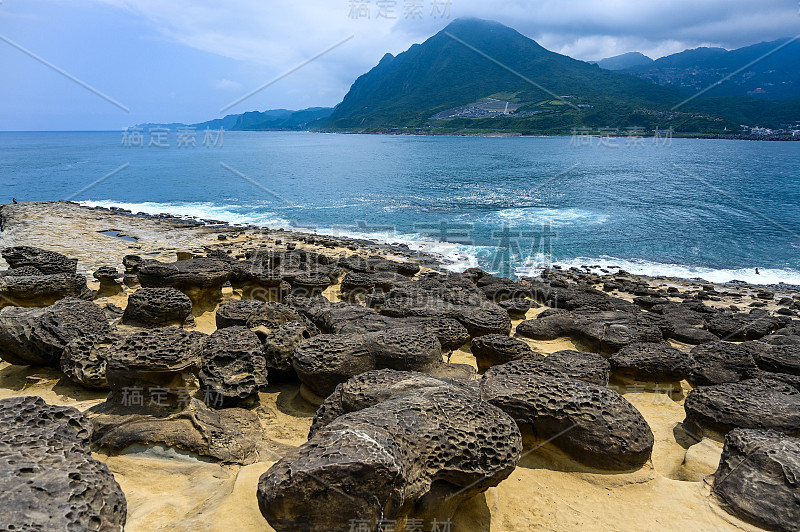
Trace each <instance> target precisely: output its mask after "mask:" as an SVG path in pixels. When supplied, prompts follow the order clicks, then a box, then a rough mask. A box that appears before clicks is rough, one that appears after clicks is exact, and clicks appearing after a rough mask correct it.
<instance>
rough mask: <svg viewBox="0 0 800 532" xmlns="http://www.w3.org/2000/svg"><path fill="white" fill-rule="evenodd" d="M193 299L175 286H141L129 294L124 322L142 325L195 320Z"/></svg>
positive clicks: (123, 316) (175, 323)
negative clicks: (193, 316)
mask: <svg viewBox="0 0 800 532" xmlns="http://www.w3.org/2000/svg"><path fill="white" fill-rule="evenodd" d="M193 321H194V319H193V318H192V300H191V299H189V296H187V295H186V294H184V293H183V292H181V291H180V290H177V289H175V288H141V289H139V290H137V291H136V292H134V293H133V294H131V295H130V296H128V306H126V307H125V313H124V314H123V315H122V322H123V323H125V324H127V325H137V326H141V327H153V326H155V327H163V326H165V325H176V326H178V327H180V326H183V325H184V324H186V323H187V322H193Z"/></svg>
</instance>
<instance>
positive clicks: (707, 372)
mask: <svg viewBox="0 0 800 532" xmlns="http://www.w3.org/2000/svg"><path fill="white" fill-rule="evenodd" d="M767 349H769V346H768V345H767V344H764V343H761V342H743V343H740V344H736V343H731V342H711V343H708V344H703V345H700V346H697V347H695V348H694V349H692V351H691V357H692V370H691V372H690V374H689V380H690V381H691V382H692V383H693V384H695V385H698V386H708V385H710V384H722V383H724V382H738V381H743V380H747V379H752V378H755V377H757V376H758V374H759V369H758V366H757V365H756V362H755V358H754V356H755V355H756V354H758V353H760V352H763V351H766V350H767Z"/></svg>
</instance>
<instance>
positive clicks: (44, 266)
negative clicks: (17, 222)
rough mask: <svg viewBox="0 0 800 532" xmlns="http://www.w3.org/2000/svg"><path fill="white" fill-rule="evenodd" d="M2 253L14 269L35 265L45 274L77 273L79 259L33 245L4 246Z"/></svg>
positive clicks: (0, 253)
mask: <svg viewBox="0 0 800 532" xmlns="http://www.w3.org/2000/svg"><path fill="white" fill-rule="evenodd" d="M0 255H2V256H3V259H5V261H6V262H7V263H8V265H9V266H10V267H11V268H12V269H16V268H22V267H24V266H33V267H34V268H36V269H37V270H39V271H40V272H42V273H44V274H53V273H75V272H76V271H77V270H78V259H70V258H67V257H66V256H65V255H62V254H61V253H56V252H55V251H49V250H46V249H41V248H35V247H31V246H13V247H8V248H4V249H3V251H2V252H0Z"/></svg>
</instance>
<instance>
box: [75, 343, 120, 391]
mask: <svg viewBox="0 0 800 532" xmlns="http://www.w3.org/2000/svg"><path fill="white" fill-rule="evenodd" d="M120 339H121V338H120V335H119V334H118V333H116V332H114V331H112V332H110V333H108V334H103V335H94V336H84V337H81V338H75V339H74V340H72V341H71V342H70V343H68V344H67V346H66V348H65V349H64V352H63V353H62V355H61V371H63V372H64V375H66V376H67V378H68V379H69V380H71V381H72V382H74V383H76V384H79V385H81V386H83V387H85V388H96V389H105V388H108V379H107V378H106V365H107V363H108V353H109V349H110V348H111V346H112V345H114V344H115V343H116V342H118V341H119V340H120Z"/></svg>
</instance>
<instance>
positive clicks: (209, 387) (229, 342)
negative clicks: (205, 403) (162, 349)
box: [199, 327, 267, 407]
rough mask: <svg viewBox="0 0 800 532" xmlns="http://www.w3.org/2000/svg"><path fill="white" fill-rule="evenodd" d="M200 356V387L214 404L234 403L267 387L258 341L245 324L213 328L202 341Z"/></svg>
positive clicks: (225, 404)
mask: <svg viewBox="0 0 800 532" xmlns="http://www.w3.org/2000/svg"><path fill="white" fill-rule="evenodd" d="M200 359H201V365H200V375H199V379H200V389H201V390H202V391H203V393H204V394H206V395H207V396H209V397H210V398H211V399H212V404H213V406H215V407H230V406H234V405H238V404H240V403H242V402H243V401H246V400H248V399H252V398H254V397H257V396H258V392H259V391H261V390H262V389H263V388H265V387H266V386H267V364H266V360H265V358H264V351H263V347H262V345H261V340H259V339H258V336H256V333H254V332H253V331H251V330H250V329H247V328H246V327H227V328H225V329H220V330H218V331H215V332H214V333H213V334H212V335H211V336H209V337H208V338H206V339H205V341H204V342H203V347H202V351H201V355H200Z"/></svg>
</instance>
